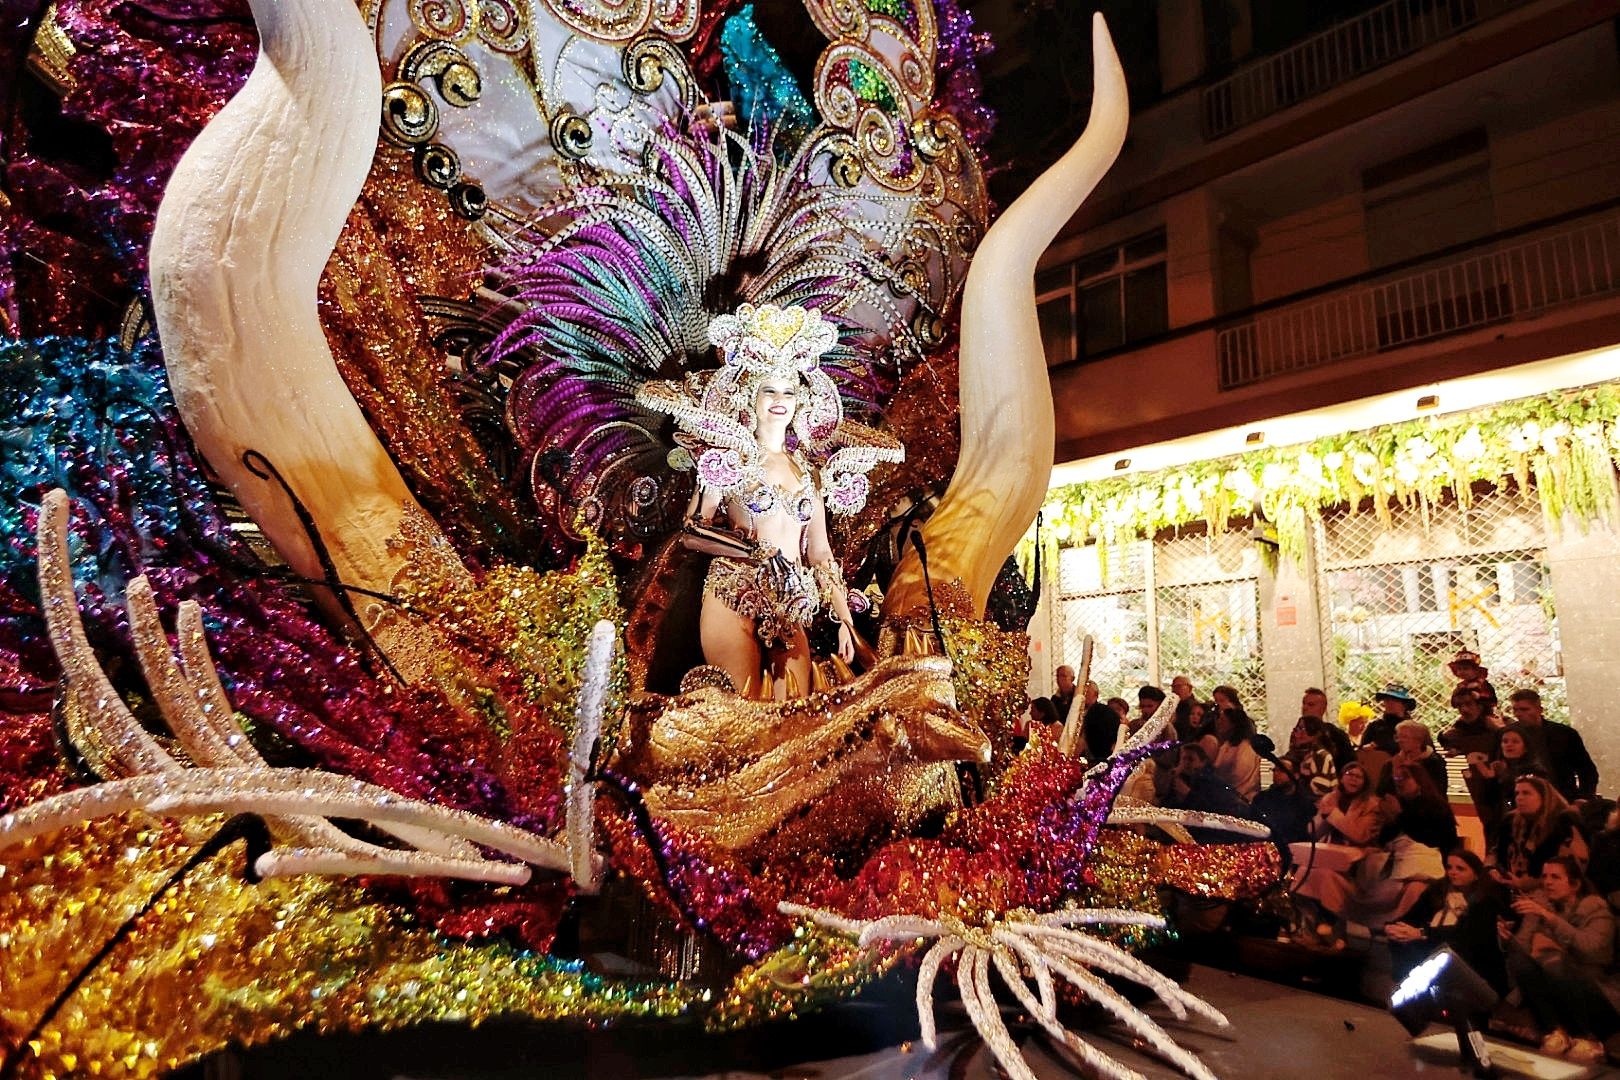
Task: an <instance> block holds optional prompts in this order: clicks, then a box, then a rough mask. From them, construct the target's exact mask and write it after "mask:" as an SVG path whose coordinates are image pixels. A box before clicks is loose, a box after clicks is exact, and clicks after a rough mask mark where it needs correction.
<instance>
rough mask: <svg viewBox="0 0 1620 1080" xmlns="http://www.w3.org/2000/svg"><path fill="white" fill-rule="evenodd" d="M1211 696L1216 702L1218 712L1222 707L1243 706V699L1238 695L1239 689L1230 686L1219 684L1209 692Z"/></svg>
mask: <svg viewBox="0 0 1620 1080" xmlns="http://www.w3.org/2000/svg"><path fill="white" fill-rule="evenodd" d="M1209 697H1210V700H1211V701H1213V702H1214V703H1215V711H1216V712H1219V711H1220V710H1221V709H1239V710H1241V709H1242V708H1243V699H1242V698H1240V697H1238V692H1237V690H1236V689H1234V688H1233V687H1230V686H1217V687H1216V688H1215V689H1213V690H1211V691H1210V692H1209Z"/></svg>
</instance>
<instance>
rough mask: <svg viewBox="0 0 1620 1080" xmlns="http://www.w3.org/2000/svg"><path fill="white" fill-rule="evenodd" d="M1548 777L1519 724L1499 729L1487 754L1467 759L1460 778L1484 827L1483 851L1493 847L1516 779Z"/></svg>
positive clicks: (1510, 807) (1474, 755)
mask: <svg viewBox="0 0 1620 1080" xmlns="http://www.w3.org/2000/svg"><path fill="white" fill-rule="evenodd" d="M1551 775H1552V774H1551V773H1550V772H1549V771H1548V769H1547V766H1546V764H1545V763H1544V762H1543V761H1542V760H1541V758H1540V757H1538V756H1537V754H1536V751H1535V744H1534V743H1533V742H1532V741H1531V739H1530V735H1529V732H1528V731H1526V730H1525V728H1524V726H1523V725H1521V724H1509V725H1508V726H1507V727H1505V728H1503V729H1502V730H1501V731H1500V732H1499V733H1498V735H1497V739H1496V745H1495V747H1494V748H1493V749H1492V750H1491V751H1490V752H1489V753H1484V754H1481V753H1474V754H1470V755H1468V770H1467V772H1466V773H1464V778H1465V779H1466V780H1467V782H1468V794H1469V795H1470V796H1471V797H1472V798H1473V800H1474V807H1475V808H1476V809H1477V810H1478V811H1479V822H1480V824H1481V825H1483V826H1484V827H1485V846H1486V848H1487V849H1489V848H1492V847H1494V846H1495V844H1496V834H1497V830H1498V829H1500V828H1501V826H1502V820H1503V818H1505V817H1507V814H1508V811H1510V810H1512V809H1513V789H1514V787H1515V786H1516V785H1517V784H1518V782H1519V777H1521V776H1543V777H1545V776H1551Z"/></svg>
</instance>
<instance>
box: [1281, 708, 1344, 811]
mask: <svg viewBox="0 0 1620 1080" xmlns="http://www.w3.org/2000/svg"><path fill="white" fill-rule="evenodd" d="M1340 734H1343V733H1342V732H1341V733H1340ZM1283 758H1284V760H1286V761H1288V762H1289V763H1290V764H1291V765H1292V766H1293V772H1294V775H1295V776H1297V777H1298V778H1299V781H1300V784H1301V785H1302V786H1303V787H1305V788H1306V789H1307V790H1309V791H1312V792H1314V793H1315V794H1316V795H1317V796H1318V797H1321V796H1322V795H1325V794H1327V793H1328V792H1329V791H1331V790H1333V785H1334V784H1336V783H1338V780H1339V767H1338V762H1337V758H1336V756H1335V754H1334V752H1333V743H1332V741H1331V739H1330V738H1329V736H1328V726H1327V725H1326V724H1324V723H1323V722H1322V718H1321V717H1318V716H1311V715H1309V714H1307V715H1305V716H1301V717H1300V718H1299V721H1298V722H1297V723H1295V724H1294V730H1293V731H1291V732H1289V733H1288V752H1287V753H1286V754H1284V755H1283Z"/></svg>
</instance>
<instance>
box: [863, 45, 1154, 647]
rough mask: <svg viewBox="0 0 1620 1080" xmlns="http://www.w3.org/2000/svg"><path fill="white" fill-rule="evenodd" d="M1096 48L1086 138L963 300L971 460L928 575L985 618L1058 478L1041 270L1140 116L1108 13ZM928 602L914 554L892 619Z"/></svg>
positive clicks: (1004, 223)
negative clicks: (962, 592) (962, 595)
mask: <svg viewBox="0 0 1620 1080" xmlns="http://www.w3.org/2000/svg"><path fill="white" fill-rule="evenodd" d="M1091 41H1092V55H1093V57H1094V61H1093V72H1094V73H1093V80H1094V83H1095V87H1094V89H1093V92H1092V99H1091V119H1090V120H1089V121H1087V123H1086V130H1085V132H1084V134H1082V135H1081V136H1080V140H1079V141H1078V142H1076V143H1075V144H1074V146H1073V147H1071V148H1070V149H1069V152H1068V153H1066V154H1064V155H1063V157H1062V158H1060V159H1059V160H1058V162H1057V164H1055V165H1053V166H1052V167H1051V168H1050V169H1048V170H1047V171H1046V172H1044V173H1042V174H1041V175H1040V176H1039V177H1038V178H1037V179H1036V180H1035V182H1034V183H1033V184H1031V185H1030V186H1029V190H1027V191H1025V192H1024V194H1023V195H1021V196H1019V197H1018V200H1017V201H1016V202H1014V203H1013V204H1012V205H1011V206H1009V207H1008V208H1007V210H1006V212H1005V213H1003V214H1002V215H1001V217H1000V218H999V219H997V221H996V223H995V224H994V225H993V226H991V228H990V231H989V232H988V233H987V234H986V235H985V238H984V242H983V243H981V244H980V245H979V250H978V252H977V253H976V254H975V255H974V258H973V265H972V266H971V267H969V268H968V277H967V283H966V285H965V286H964V288H963V292H962V354H961V356H962V360H961V367H962V371H961V389H962V410H961V417H962V451H961V456H960V457H959V458H958V460H957V465H956V473H955V475H954V476H953V477H952V478H951V484H950V487H949V488H948V489H947V490H946V492H945V497H944V498H943V499H942V500H940V504H939V508H938V509H937V510H935V511H934V514H933V516H932V517H930V518H929V519H928V521H927V523H926V524H925V525H924V526H923V533H924V534H925V535H926V537H927V540H928V548H929V551H930V552H931V553H932V558H931V565H930V566H929V575H930V576H931V577H932V578H933V580H934V581H935V582H947V581H951V580H954V579H957V578H960V579H961V581H962V584H963V585H964V586H966V588H967V591H968V594H969V595H970V596H971V597H972V598H973V604H974V612H975V614H979V613H982V612H983V611H984V605H985V602H986V600H988V599H989V596H990V586H991V585H992V584H994V583H995V580H996V574H997V573H998V572H999V571H1000V570H1001V565H1002V563H1003V562H1005V561H1006V559H1007V556H1008V555H1009V554H1010V553H1011V552H1012V550H1013V548H1014V546H1016V545H1017V543H1018V541H1019V539H1020V538H1021V537H1022V536H1023V535H1024V533H1025V532H1026V531H1027V530H1028V529H1029V523H1030V522H1031V521H1034V520H1035V512H1036V511H1037V510H1039V509H1040V506H1041V502H1042V500H1043V499H1044V498H1045V497H1046V489H1047V486H1048V484H1049V483H1050V481H1051V477H1052V460H1053V453H1054V443H1055V435H1054V430H1053V419H1052V385H1051V381H1050V380H1049V378H1048V376H1047V373H1046V354H1045V351H1044V350H1043V349H1042V347H1041V328H1040V324H1039V323H1038V322H1037V321H1036V317H1035V263H1036V260H1038V259H1039V258H1040V256H1041V253H1042V252H1043V251H1045V250H1046V247H1047V245H1048V244H1050V243H1051V242H1052V238H1053V237H1054V236H1055V235H1057V231H1058V229H1059V228H1061V227H1062V226H1063V223H1064V222H1066V221H1068V220H1069V218H1070V216H1071V215H1073V213H1074V211H1075V209H1076V208H1077V207H1079V205H1080V204H1081V202H1083V201H1084V200H1085V198H1086V196H1088V195H1090V194H1091V192H1092V189H1093V188H1095V187H1096V186H1097V183H1098V181H1100V180H1101V179H1102V177H1103V174H1104V173H1106V172H1107V171H1108V169H1109V166H1111V165H1113V163H1114V158H1115V157H1117V156H1118V154H1119V149H1120V147H1121V146H1122V145H1123V144H1124V142H1125V125H1126V122H1127V121H1128V120H1129V118H1130V106H1129V102H1128V100H1127V97H1126V90H1125V73H1124V71H1123V70H1121V68H1120V66H1119V57H1118V56H1117V55H1115V53H1114V44H1113V41H1112V40H1111V39H1110V38H1109V36H1108V27H1107V25H1106V24H1105V23H1104V22H1103V17H1102V16H1101V15H1096V16H1094V17H1093V20H1092V28H1091ZM923 600H924V590H923V577H922V568H921V565H920V564H919V562H918V560H917V558H916V555H915V553H914V552H910V551H908V552H907V553H906V556H905V558H904V560H903V561H902V562H901V564H900V567H899V569H898V570H897V571H896V572H895V576H894V581H893V582H892V583H891V585H890V587H889V593H888V596H887V597H886V598H885V600H884V613H885V614H887V615H904V614H905V613H906V612H908V611H911V610H913V609H914V608H915V607H916V606H917V605H918V604H920V603H922V602H923Z"/></svg>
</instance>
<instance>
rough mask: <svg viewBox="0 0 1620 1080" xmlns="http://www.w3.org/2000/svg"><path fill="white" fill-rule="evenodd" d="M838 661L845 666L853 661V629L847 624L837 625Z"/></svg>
mask: <svg viewBox="0 0 1620 1080" xmlns="http://www.w3.org/2000/svg"><path fill="white" fill-rule="evenodd" d="M838 659H840V660H842V661H843V662H844V663H846V664H847V663H849V662H850V661H852V660H854V659H855V628H854V627H853V626H851V625H850V624H849V623H847V622H841V623H839V624H838Z"/></svg>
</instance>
